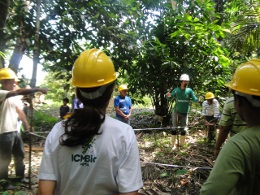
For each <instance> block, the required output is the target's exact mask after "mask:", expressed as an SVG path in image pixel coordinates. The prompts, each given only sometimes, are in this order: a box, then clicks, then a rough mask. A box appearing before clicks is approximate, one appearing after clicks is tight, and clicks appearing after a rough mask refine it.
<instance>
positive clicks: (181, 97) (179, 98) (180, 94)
mask: <svg viewBox="0 0 260 195" xmlns="http://www.w3.org/2000/svg"><path fill="white" fill-rule="evenodd" d="M166 99H168V100H171V99H175V100H176V103H175V105H174V108H173V110H174V111H175V112H179V113H182V114H187V113H188V112H189V110H190V101H191V100H192V101H193V102H198V98H197V97H196V96H195V94H194V92H193V90H192V89H191V88H185V89H181V88H180V87H177V88H175V89H174V90H172V92H171V97H170V98H169V97H166Z"/></svg>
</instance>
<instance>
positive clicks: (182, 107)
mask: <svg viewBox="0 0 260 195" xmlns="http://www.w3.org/2000/svg"><path fill="white" fill-rule="evenodd" d="M189 81H190V77H189V75H187V74H182V75H181V77H180V87H176V88H175V89H173V90H172V92H168V93H166V99H168V100H172V99H175V105H174V108H173V113H172V126H173V131H172V139H171V141H172V145H173V149H174V148H175V142H176V137H177V133H178V132H177V127H178V123H180V126H181V136H180V146H183V144H184V142H185V135H186V131H187V129H188V128H187V127H188V114H189V110H190V101H193V102H198V98H197V97H196V96H195V94H194V92H193V90H192V89H191V88H188V87H187V86H188V84H189Z"/></svg>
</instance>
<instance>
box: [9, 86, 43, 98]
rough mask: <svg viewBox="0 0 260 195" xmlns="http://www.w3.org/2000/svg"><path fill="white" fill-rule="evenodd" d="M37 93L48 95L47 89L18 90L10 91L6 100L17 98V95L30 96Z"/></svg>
mask: <svg viewBox="0 0 260 195" xmlns="http://www.w3.org/2000/svg"><path fill="white" fill-rule="evenodd" d="M35 92H42V93H44V94H46V93H47V89H42V88H33V89H18V90H15V91H9V92H8V93H7V95H6V98H9V97H13V96H17V95H28V94H31V93H35Z"/></svg>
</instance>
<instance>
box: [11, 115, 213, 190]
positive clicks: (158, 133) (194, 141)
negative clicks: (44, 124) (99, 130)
mask: <svg viewBox="0 0 260 195" xmlns="http://www.w3.org/2000/svg"><path fill="white" fill-rule="evenodd" d="M137 115H138V113H137ZM152 116H153V115H152V114H148V115H146V116H143V115H139V116H138V117H135V118H134V119H133V121H132V126H133V128H134V129H140V128H142V129H144V128H149V127H150V126H151V125H148V124H153V126H156V125H159V126H158V127H160V124H158V121H155V120H154V119H153V117H152ZM135 133H136V137H137V140H138V144H139V152H140V161H141V165H142V174H143V182H144V186H143V188H142V189H140V190H139V194H140V195H157V194H158V195H196V194H199V190H200V188H201V186H202V184H203V183H204V182H205V180H206V178H207V177H208V175H209V172H210V170H211V168H212V166H213V164H214V158H213V147H212V145H209V144H207V143H206V141H205V137H206V135H205V131H204V130H203V129H199V128H193V129H191V130H190V132H189V135H187V136H186V143H185V146H184V147H177V148H176V149H175V150H172V145H171V142H170V137H171V135H170V134H169V132H167V131H162V130H152V131H145V130H144V131H136V132H135ZM45 136H46V134H41V135H40V136H38V137H37V136H33V138H32V147H33V151H32V153H31V161H30V162H31V163H29V152H28V151H29V149H28V147H29V146H28V145H29V142H28V139H25V140H24V141H25V146H26V151H27V152H26V159H25V164H26V175H27V176H28V173H29V164H31V170H30V172H31V177H30V178H31V185H28V184H26V185H25V184H21V183H16V184H15V185H16V187H17V189H16V190H15V192H16V193H17V192H19V194H28V195H30V194H37V174H38V169H39V166H40V161H41V157H42V148H41V147H42V146H44V140H45V139H44V137H45ZM10 166H11V167H10V168H12V167H13V164H11V165H10ZM11 170H12V169H11ZM13 174H14V172H11V175H13ZM16 193H15V194H16ZM9 194H14V192H12V191H11V192H9Z"/></svg>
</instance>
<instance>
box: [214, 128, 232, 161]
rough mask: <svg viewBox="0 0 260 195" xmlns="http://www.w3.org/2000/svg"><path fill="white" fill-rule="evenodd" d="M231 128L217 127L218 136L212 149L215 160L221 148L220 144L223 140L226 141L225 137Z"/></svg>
mask: <svg viewBox="0 0 260 195" xmlns="http://www.w3.org/2000/svg"><path fill="white" fill-rule="evenodd" d="M231 128H232V126H231V125H229V126H220V127H219V134H218V138H217V141H216V144H215V147H214V156H215V158H217V157H218V154H219V151H220V147H221V146H222V144H223V143H224V142H225V140H226V139H227V136H228V134H229V131H230V130H231Z"/></svg>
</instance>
